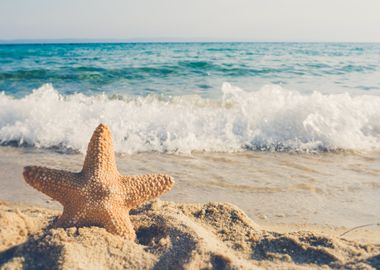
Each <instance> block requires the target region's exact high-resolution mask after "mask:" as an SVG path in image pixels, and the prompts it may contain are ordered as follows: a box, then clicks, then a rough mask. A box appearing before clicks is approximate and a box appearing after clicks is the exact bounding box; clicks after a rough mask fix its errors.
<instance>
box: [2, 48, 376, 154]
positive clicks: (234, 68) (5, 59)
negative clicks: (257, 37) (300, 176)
mask: <svg viewBox="0 0 380 270" xmlns="http://www.w3.org/2000/svg"><path fill="white" fill-rule="evenodd" d="M0 91H2V94H1V95H0V143H1V144H3V145H4V144H12V145H18V146H33V147H38V148H50V149H59V151H66V150H70V151H71V150H74V151H80V152H83V151H85V148H86V141H87V139H88V137H89V136H90V134H91V132H92V130H93V129H94V128H95V127H96V126H97V125H98V123H99V122H105V123H107V124H108V125H110V127H111V129H113V130H115V134H114V140H115V144H116V150H117V151H118V152H123V153H139V152H151V151H155V152H169V153H173V152H174V153H191V152H194V151H205V152H240V151H246V150H260V151H261V150H263V151H302V152H319V151H335V150H355V151H356V150H358V151H363V150H364V151H378V150H379V149H380V121H378V119H379V118H380V44H348V43H347V44H344V43H136V44H34V45H25V44H24V45H1V46H0ZM73 127H77V128H76V129H74V128H73Z"/></svg>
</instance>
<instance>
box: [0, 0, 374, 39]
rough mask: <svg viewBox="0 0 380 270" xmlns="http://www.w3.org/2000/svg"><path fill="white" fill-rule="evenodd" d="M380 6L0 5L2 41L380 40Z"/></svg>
mask: <svg viewBox="0 0 380 270" xmlns="http://www.w3.org/2000/svg"><path fill="white" fill-rule="evenodd" d="M379 12H380V0H0V40H6V39H152V40H153V39H173V38H174V39H176V38H178V39H180V38H185V39H188V40H198V39H206V40H246V41H357V42H366V41H369V42H380V13H379Z"/></svg>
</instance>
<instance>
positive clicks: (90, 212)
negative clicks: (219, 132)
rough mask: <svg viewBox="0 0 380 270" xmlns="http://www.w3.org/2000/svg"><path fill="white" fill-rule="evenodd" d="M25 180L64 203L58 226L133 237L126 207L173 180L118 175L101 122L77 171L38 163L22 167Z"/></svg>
mask: <svg viewBox="0 0 380 270" xmlns="http://www.w3.org/2000/svg"><path fill="white" fill-rule="evenodd" d="M23 175H24V178H25V181H26V182H27V183H28V184H30V185H31V186H32V187H34V188H36V189H37V190H39V191H41V192H43V193H45V194H46V195H48V196H49V197H51V198H53V199H55V200H57V201H58V202H60V203H61V204H62V205H63V214H62V215H61V216H60V217H59V218H58V220H57V221H56V223H55V225H56V226H57V227H71V226H99V227H103V228H105V229H106V230H107V231H109V232H110V233H113V234H117V235H121V236H123V237H125V238H128V239H131V240H134V239H135V238H136V234H135V231H134V230H133V226H132V223H131V221H130V220H129V210H130V209H132V208H135V207H137V206H138V205H140V204H142V203H143V202H145V201H148V200H150V199H153V198H155V197H157V196H159V195H160V194H162V193H163V192H166V191H169V190H170V189H171V188H172V186H173V185H174V181H173V179H172V178H171V177H170V176H168V175H164V174H147V175H141V176H122V175H120V174H119V172H118V170H117V168H116V162H115V155H114V152H113V147H112V137H111V132H110V130H109V128H108V127H107V126H106V125H104V124H100V125H99V126H98V127H97V128H96V130H95V131H94V134H93V135H92V138H91V140H90V143H89V144H88V149H87V155H86V158H85V161H84V165H83V169H82V171H81V172H79V173H74V172H68V171H63V170H55V169H49V168H45V167H38V166H27V167H25V168H24V173H23Z"/></svg>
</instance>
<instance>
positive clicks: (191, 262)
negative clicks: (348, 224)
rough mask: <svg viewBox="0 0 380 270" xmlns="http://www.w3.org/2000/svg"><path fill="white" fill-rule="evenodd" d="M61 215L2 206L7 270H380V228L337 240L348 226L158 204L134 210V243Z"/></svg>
mask: <svg viewBox="0 0 380 270" xmlns="http://www.w3.org/2000/svg"><path fill="white" fill-rule="evenodd" d="M59 214H60V211H59V210H53V209H45V208H38V207H32V206H28V205H15V204H11V203H6V202H0V269H312V268H323V269H329V268H338V269H343V268H344V269H376V268H377V269H380V245H379V235H380V233H379V232H380V230H379V229H378V228H374V229H372V230H370V229H365V230H364V232H363V231H362V232H361V234H357V232H355V233H353V234H354V235H355V237H353V238H351V240H348V239H343V238H339V237H338V236H337V235H339V234H340V233H341V232H343V231H344V230H345V229H344V228H332V227H329V228H322V229H321V227H313V226H309V227H306V229H307V231H306V230H305V227H304V226H301V225H298V228H297V227H294V226H293V227H292V226H289V225H287V226H280V225H276V226H272V227H271V228H270V229H269V230H268V227H265V228H263V227H261V226H259V225H257V224H255V223H254V222H253V221H252V220H250V219H249V218H248V217H247V216H246V215H245V214H244V213H243V212H242V211H241V210H240V209H238V208H237V207H235V206H233V205H230V204H221V203H208V204H175V203H171V202H163V201H155V202H152V203H148V204H146V205H144V206H142V207H140V208H138V209H135V210H133V211H131V220H132V222H133V224H134V227H135V229H136V232H137V240H136V242H132V241H128V240H124V239H123V238H121V237H118V236H115V235H112V234H110V233H108V232H106V231H105V230H104V229H101V228H96V227H88V228H68V229H62V228H52V226H51V224H52V222H53V221H54V219H55V218H56V217H57V215H59ZM273 230H274V231H276V232H274V231H273ZM350 237H352V235H351V236H350ZM346 238H347V237H346Z"/></svg>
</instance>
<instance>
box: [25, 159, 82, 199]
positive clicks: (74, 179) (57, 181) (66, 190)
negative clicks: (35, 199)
mask: <svg viewBox="0 0 380 270" xmlns="http://www.w3.org/2000/svg"><path fill="white" fill-rule="evenodd" d="M23 175H24V179H25V181H26V182H27V183H28V184H29V185H31V186H32V187H34V188H35V189H37V190H39V191H41V192H43V193H45V194H46V195H48V196H49V197H51V198H53V199H55V200H57V201H59V202H60V203H62V204H65V202H66V201H68V200H70V197H71V196H72V195H73V194H76V190H78V189H79V188H80V187H81V185H80V175H79V174H78V173H72V172H68V171H63V170H54V169H49V168H45V167H39V166H27V167H25V168H24V173H23Z"/></svg>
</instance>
